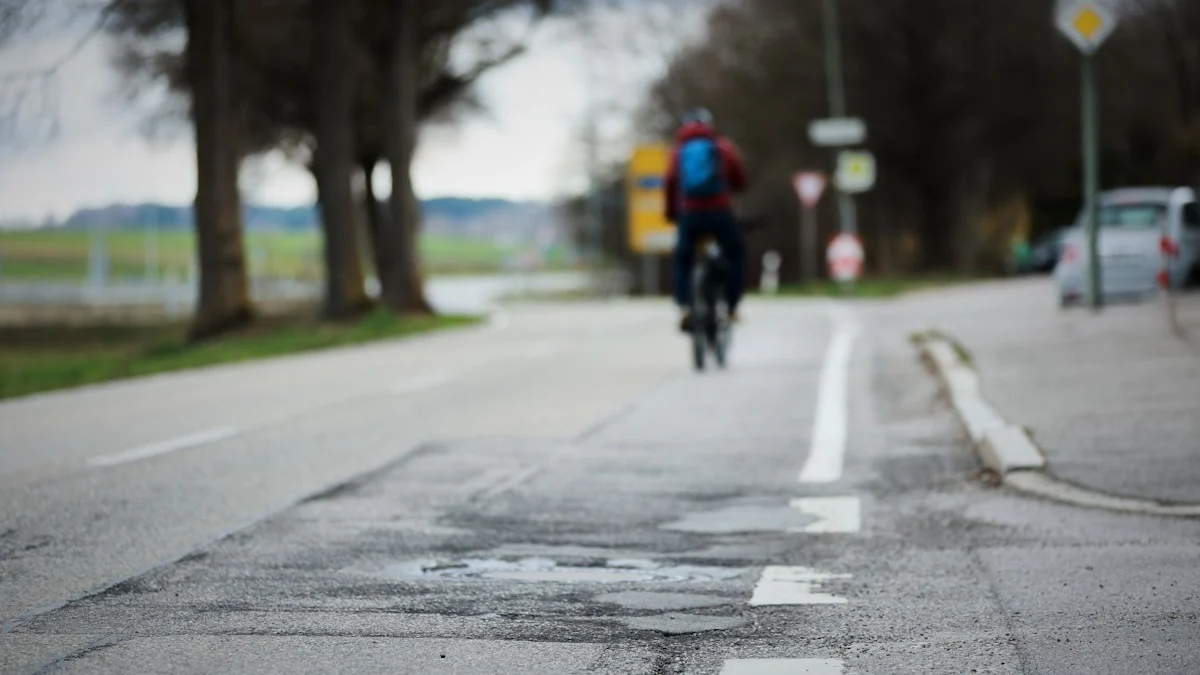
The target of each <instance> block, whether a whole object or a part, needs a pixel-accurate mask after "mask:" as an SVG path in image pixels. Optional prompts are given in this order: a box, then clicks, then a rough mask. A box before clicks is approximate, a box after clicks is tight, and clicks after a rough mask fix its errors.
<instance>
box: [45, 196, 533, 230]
mask: <svg viewBox="0 0 1200 675" xmlns="http://www.w3.org/2000/svg"><path fill="white" fill-rule="evenodd" d="M422 211H423V214H424V219H425V227H426V230H427V231H428V232H431V233H438V234H447V235H457V236H468V237H479V236H492V235H496V234H502V233H504V232H513V233H514V234H521V233H523V232H524V231H526V230H527V229H530V228H536V227H541V226H544V225H546V224H551V225H553V221H554V208H553V207H552V206H550V205H548V204H542V203H537V202H516V201H509V200H505V199H466V198H460V197H441V198H437V199H430V200H426V201H424V202H422ZM245 219H246V227H247V228H248V229H251V230H260V229H284V230H306V229H312V228H315V227H316V226H317V222H318V220H317V219H318V214H317V209H316V207H315V206H297V207H274V206H258V205H249V206H247V207H246V209H245ZM192 224H193V215H192V209H191V207H190V206H171V205H166V204H153V203H148V204H113V205H110V206H104V207H99V208H88V209H80V210H79V211H76V212H75V213H74V214H72V215H71V216H70V217H69V218H67V219H66V221H64V222H63V224H62V227H66V228H69V229H86V228H90V227H93V226H96V225H106V226H108V227H117V228H138V229H140V228H145V227H150V226H157V227H159V228H162V229H177V228H186V227H191V226H192Z"/></svg>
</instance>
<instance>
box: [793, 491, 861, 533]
mask: <svg viewBox="0 0 1200 675" xmlns="http://www.w3.org/2000/svg"><path fill="white" fill-rule="evenodd" d="M791 505H792V508H793V509H796V510H797V511H799V512H800V513H803V514H806V515H810V516H816V517H817V518H819V519H820V520H817V521H815V522H812V523H809V524H807V525H804V526H802V527H796V528H791V529H789V530H788V531H789V532H803V533H805V534H828V533H842V534H845V533H853V532H858V531H859V530H861V529H862V503H861V501H860V500H859V498H858V497H802V498H800V499H793V500H792V501H791Z"/></svg>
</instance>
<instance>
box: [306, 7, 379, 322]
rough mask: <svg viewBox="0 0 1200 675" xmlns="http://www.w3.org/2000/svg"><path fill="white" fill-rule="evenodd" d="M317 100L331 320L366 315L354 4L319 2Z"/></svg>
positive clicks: (318, 176) (315, 52)
mask: <svg viewBox="0 0 1200 675" xmlns="http://www.w3.org/2000/svg"><path fill="white" fill-rule="evenodd" d="M313 9H314V22H313V25H314V27H315V30H314V33H313V39H314V42H315V44H314V45H313V74H314V76H315V78H316V79H315V83H314V85H315V86H314V87H313V94H314V96H315V107H316V115H317V150H316V153H315V154H314V156H313V162H314V171H313V173H314V174H315V176H316V179H317V193H318V195H319V199H318V201H319V203H320V207H321V229H322V230H323V232H324V235H325V310H324V313H325V316H327V317H329V318H333V319H344V318H349V317H353V316H357V315H359V314H361V313H362V312H363V311H364V310H366V309H367V308H368V307H369V306H370V304H371V302H370V299H369V298H368V297H367V294H366V289H365V286H364V283H363V282H364V279H363V268H362V255H361V251H360V249H359V245H358V241H359V240H358V228H357V227H356V226H355V219H354V191H353V188H352V185H351V181H352V179H353V175H354V78H353V77H351V76H350V70H351V69H350V56H351V28H350V16H349V10H350V7H349V4H348V3H346V2H345V1H344V0H317V1H316V3H315V5H314V8H313Z"/></svg>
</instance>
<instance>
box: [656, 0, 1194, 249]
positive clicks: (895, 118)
mask: <svg viewBox="0 0 1200 675" xmlns="http://www.w3.org/2000/svg"><path fill="white" fill-rule="evenodd" d="M841 5H842V33H843V49H844V52H845V59H846V83H847V95H848V104H849V109H850V113H851V114H853V115H856V116H860V117H863V118H865V119H866V121H867V125H868V129H869V139H868V143H867V146H868V148H869V149H870V150H872V151H873V152H874V153H875V155H876V156H877V158H878V160H879V171H880V180H879V183H878V186H877V188H876V189H875V190H874V191H872V192H871V193H870V194H868V195H865V196H863V197H861V198H860V199H859V200H858V201H859V206H860V215H861V223H860V224H861V227H862V230H863V233H864V235H865V238H866V240H867V243H868V246H869V248H870V253H871V254H872V255H871V258H872V260H873V262H874V263H875V266H876V268H884V269H887V270H916V269H924V270H951V269H957V270H962V271H973V270H980V269H985V270H987V269H995V268H997V267H998V265H999V264H1000V258H1001V257H1002V256H1003V255H1004V253H1006V251H1007V246H1008V243H1009V241H1010V239H1011V236H1012V234H1013V233H1014V232H1015V231H1028V230H1029V229H1031V228H1032V229H1038V228H1049V227H1057V226H1061V225H1063V224H1065V223H1066V222H1068V221H1069V219H1070V218H1071V216H1072V215H1073V212H1074V209H1075V208H1076V207H1077V205H1078V201H1079V191H1080V188H1079V184H1080V179H1079V173H1080V160H1079V156H1080V137H1079V131H1078V129H1079V115H1080V98H1079V91H1080V89H1079V87H1080V85H1079V82H1080V57H1079V54H1078V52H1077V51H1076V50H1075V47H1074V46H1073V45H1071V44H1070V43H1069V42H1068V41H1067V40H1066V39H1065V38H1064V37H1063V36H1061V35H1060V34H1059V33H1058V32H1057V31H1056V29H1055V28H1054V26H1053V22H1052V5H1053V3H1052V2H1051V1H1050V0H1007V1H1006V2H989V1H987V0H842V3H841ZM821 19H822V15H821V3H819V2H796V1H795V0H743V1H741V2H736V3H727V4H725V5H724V6H723V7H721V8H720V9H718V10H717V11H715V12H714V13H713V14H712V15H711V18H710V21H709V26H708V33H707V38H706V40H705V41H704V42H703V43H702V44H700V45H697V46H696V47H694V48H692V49H690V50H688V51H686V52H685V53H682V54H679V55H678V56H677V57H676V58H675V59H674V61H673V62H672V64H671V66H670V69H669V71H668V73H667V74H666V75H665V76H664V77H663V78H662V79H661V80H660V81H659V82H658V84H657V85H656V86H655V88H654V90H653V92H652V94H651V97H650V100H649V101H648V103H647V105H646V107H645V110H644V112H643V118H642V122H643V124H644V125H645V126H647V127H648V128H650V129H652V130H654V131H656V132H658V133H659V134H667V133H669V132H670V129H671V127H672V125H673V124H674V120H675V119H677V116H678V114H679V113H680V112H681V111H682V110H683V109H684V108H686V107H689V106H694V105H706V106H708V107H709V108H711V109H712V110H713V111H714V113H715V114H716V117H717V120H718V123H719V126H720V127H721V129H722V131H723V132H725V133H726V134H728V135H729V136H731V137H732V138H733V139H734V140H735V141H736V142H738V143H739V144H740V145H741V146H742V147H743V149H744V150H745V152H746V154H747V156H748V159H749V162H750V165H751V167H752V168H753V170H754V173H755V174H756V178H757V185H756V188H755V190H754V193H753V194H752V195H751V196H750V198H749V201H748V204H747V208H748V209H749V210H750V211H753V212H754V213H756V214H765V215H767V216H768V217H769V218H770V219H771V221H772V222H773V223H774V225H775V227H774V228H773V229H772V232H769V233H767V234H766V235H765V236H764V237H763V239H764V241H762V242H760V250H761V248H762V247H766V246H770V247H776V248H780V249H781V250H795V249H794V245H795V244H794V243H790V242H788V241H787V238H788V237H794V236H795V235H794V231H795V230H796V228H795V227H794V225H793V223H794V219H795V217H796V216H795V213H796V209H797V206H796V199H795V197H794V195H793V194H792V192H791V187H790V180H789V179H790V176H791V175H792V173H793V172H794V171H797V170H799V169H804V168H820V169H829V168H831V160H832V158H831V155H830V153H828V152H827V151H824V150H821V149H818V148H815V147H813V146H812V145H811V144H810V143H809V141H808V138H807V131H806V130H807V125H808V123H809V122H810V121H811V120H813V119H815V118H819V117H824V116H827V114H828V110H829V105H828V100H827V94H826V81H825V74H824V60H823V48H824V44H823V34H822V23H821ZM1099 68H1100V72H1101V74H1102V83H1101V87H1102V89H1101V91H1102V97H1103V111H1102V114H1101V118H1102V124H1103V161H1104V164H1103V172H1104V182H1105V184H1106V185H1116V184H1128V183H1162V182H1170V183H1177V182H1181V181H1187V182H1193V183H1194V182H1196V180H1197V179H1198V178H1200V153H1198V149H1200V3H1197V2H1192V1H1190V0H1143V1H1142V2H1141V4H1140V5H1137V6H1130V7H1129V11H1128V13H1127V16H1125V17H1124V20H1123V23H1122V25H1121V26H1120V28H1119V29H1118V31H1117V33H1116V34H1114V36H1113V37H1112V38H1111V39H1110V41H1109V42H1108V43H1107V44H1106V45H1105V46H1104V48H1103V50H1102V52H1101V54H1100V57H1099ZM822 220H823V222H824V223H825V224H826V225H827V226H829V225H832V224H833V223H834V214H833V213H832V211H831V210H830V211H829V212H826V213H824V217H823V219H822Z"/></svg>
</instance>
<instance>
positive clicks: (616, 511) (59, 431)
mask: <svg viewBox="0 0 1200 675" xmlns="http://www.w3.org/2000/svg"><path fill="white" fill-rule="evenodd" d="M926 297H927V298H928V297H932V296H926ZM926 302H933V301H932V300H926ZM926 311H928V312H929V313H930V314H932V313H934V312H933V311H932V310H930V309H924V310H923V309H920V307H919V305H911V306H910V305H906V304H905V303H899V304H880V305H866V304H863V305H855V306H852V307H848V308H840V309H839V308H834V307H832V306H831V305H828V304H825V303H818V302H812V303H802V302H787V301H778V302H775V301H761V302H757V303H753V304H751V305H750V306H749V307H748V308H747V310H746V316H747V319H748V322H747V323H746V324H745V325H744V326H742V327H741V328H740V329H739V332H738V335H737V338H736V340H737V342H736V345H735V352H734V362H733V365H732V367H731V369H730V370H728V371H726V372H712V373H709V374H706V375H703V376H700V375H696V374H695V373H692V372H691V371H690V369H689V368H688V365H687V359H688V355H687V349H686V343H685V342H684V341H683V340H682V339H681V338H680V337H679V336H677V335H674V334H672V332H671V331H670V324H671V321H672V318H673V317H672V313H671V312H670V309H669V308H666V307H663V306H662V305H661V304H643V303H632V302H615V303H611V304H595V305H569V306H568V305H561V306H555V305H538V306H529V307H524V308H513V309H511V310H510V311H509V312H508V313H507V314H506V315H504V316H502V317H500V318H499V319H498V320H497V321H496V322H494V323H493V324H492V325H491V326H489V327H486V328H481V329H478V330H471V331H466V332H461V333H457V334H453V335H442V336H434V337H428V338H422V339H418V340H413V341H408V342H398V343H389V344H379V345H372V346H367V347H360V348H355V349H349V350H340V351H334V352H326V353H322V354H316V355H306V356H300V357H294V358H285V359H279V360H274V361H269V362H261V363H255V364H244V365H238V366H231V367H223V368H218V369H212V370H207V371H200V372H195V373H187V374H181V375H172V376H165V377H159V378H154V379H149V380H143V381H137V382H131V383H123V384H116V385H110V386H106V387H98V388H93V389H89V390H80V391H77V392H71V393H65V394H55V395H49V396H44V397H39V398H34V399H28V400H25V401H16V402H12V403H8V404H4V405H0V621H3V622H4V628H3V631H4V632H3V634H2V635H0V672H3V673H9V672H12V673H22V672H47V673H53V672H80V673H84V672H86V673H143V672H145V673H174V672H186V673H240V672H268V673H273V672H278V673H326V672H354V673H360V672H361V673H373V672H379V673H467V674H473V673H556V674H557V673H576V672H578V673H582V672H597V673H646V674H648V675H649V674H656V675H657V674H661V673H701V674H709V673H711V674H716V673H726V674H728V675H739V674H742V675H754V674H758V675H772V674H776V673H778V674H781V675H782V674H792V673H817V674H820V673H843V672H845V673H856V674H868V675H881V674H885V673H948V674H949V673H953V674H955V675H958V674H961V673H970V672H979V673H1064V674H1066V673H1120V674H1122V675H1124V674H1127V673H1155V674H1159V673H1195V672H1200V616H1198V615H1197V614H1198V611H1200V610H1198V609H1197V608H1198V607H1200V604H1198V602H1197V601H1198V594H1197V591H1198V590H1200V574H1196V563H1197V561H1198V560H1200V557H1198V553H1200V522H1197V521H1195V520H1180V519H1176V520H1170V519H1160V518H1149V517H1135V516H1125V515H1117V514H1110V513H1106V512H1099V511H1088V510H1083V509H1078V508H1074V507H1069V506H1063V505H1057V504H1053V503H1049V502H1044V501H1039V500H1034V499H1030V498H1027V497H1023V496H1021V495H1018V494H1015V493H1010V492H1008V491H1005V490H1003V489H997V488H993V487H989V486H988V485H986V484H985V483H984V482H983V481H982V480H981V476H980V473H979V472H978V470H977V467H978V464H977V461H976V459H975V457H974V456H973V455H972V454H971V452H970V451H969V449H968V447H967V445H966V443H965V442H964V436H963V433H962V431H961V429H960V428H959V426H958V424H957V422H956V420H955V418H954V417H953V415H952V413H951V412H950V411H949V409H948V408H947V407H946V405H945V404H944V402H943V401H942V400H941V399H940V397H939V394H938V391H937V388H936V385H935V384H934V381H933V379H932V378H931V377H930V375H929V374H928V373H927V372H926V371H925V370H924V368H923V366H922V365H921V364H920V363H919V361H918V360H917V358H916V354H915V351H914V349H913V347H912V345H911V344H910V343H909V331H910V329H911V326H912V325H913V324H915V323H920V322H921V321H922V319H923V317H922V315H921V314H922V312H926ZM347 481H349V482H347ZM172 561H173V562H172Z"/></svg>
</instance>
